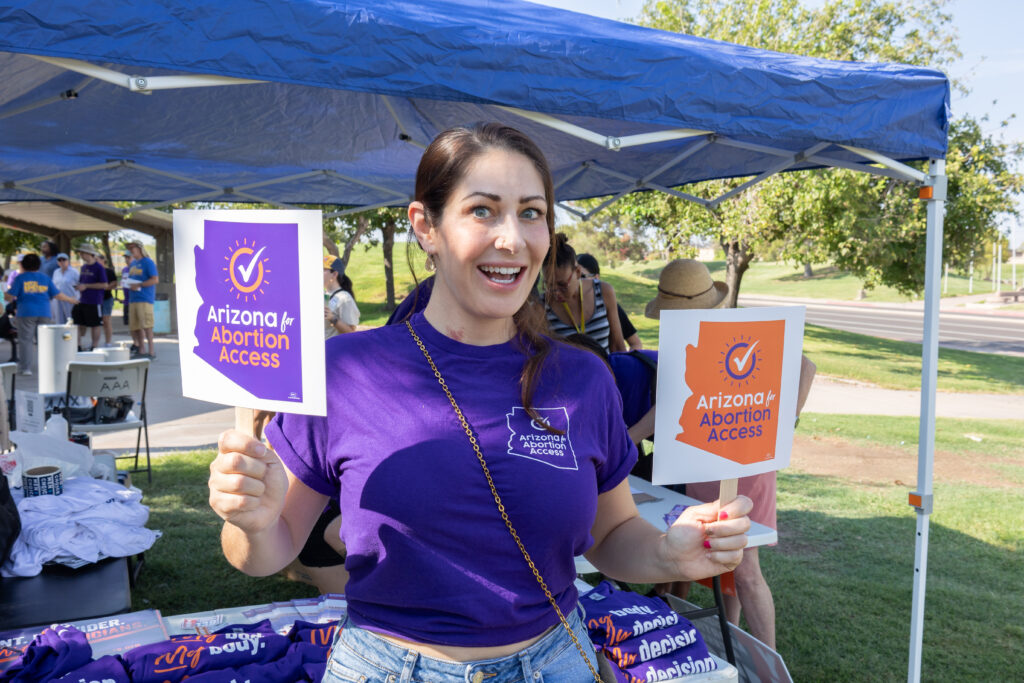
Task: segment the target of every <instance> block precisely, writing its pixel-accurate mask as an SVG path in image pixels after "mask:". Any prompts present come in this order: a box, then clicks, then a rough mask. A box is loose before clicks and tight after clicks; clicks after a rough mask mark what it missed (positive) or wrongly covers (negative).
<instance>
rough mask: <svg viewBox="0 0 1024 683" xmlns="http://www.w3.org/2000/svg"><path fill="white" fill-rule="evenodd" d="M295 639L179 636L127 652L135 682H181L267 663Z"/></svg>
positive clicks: (263, 635)
mask: <svg viewBox="0 0 1024 683" xmlns="http://www.w3.org/2000/svg"><path fill="white" fill-rule="evenodd" d="M291 644H292V641H291V640H289V639H288V638H287V637H285V636H279V635H276V634H271V633H261V632H255V633H217V634H213V635H209V636H199V635H196V636H191V635H190V636H175V637H174V640H165V641H163V642H159V643H150V644H149V645H141V646H139V647H137V648H134V649H132V650H129V651H128V652H126V653H124V655H123V656H122V659H124V662H125V665H126V666H127V667H128V673H129V674H131V679H132V682H133V683H177V682H178V681H181V680H184V679H185V678H186V677H192V676H195V675H196V674H200V673H203V672H206V671H214V670H217V669H234V668H238V667H242V666H245V665H247V664H265V663H267V662H272V661H274V660H276V659H278V658H279V657H280V656H281V655H282V654H283V653H284V652H285V650H287V649H288V646H290V645H291Z"/></svg>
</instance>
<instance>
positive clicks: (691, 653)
mask: <svg viewBox="0 0 1024 683" xmlns="http://www.w3.org/2000/svg"><path fill="white" fill-rule="evenodd" d="M580 604H582V605H583V608H584V610H586V614H587V629H588V630H589V632H590V638H591V640H592V641H593V642H594V645H595V647H597V648H598V649H599V650H601V651H602V652H604V654H605V656H606V657H607V658H608V660H609V662H611V663H612V664H613V667H612V668H613V670H614V673H615V674H616V680H618V681H622V682H623V683H645V682H646V681H663V680H666V679H669V678H678V677H681V676H687V675H690V674H694V673H703V672H707V671H714V670H715V669H717V668H718V665H717V663H716V662H715V659H714V658H713V657H711V656H710V655H709V654H708V649H707V646H706V645H705V644H704V639H703V638H702V637H701V635H700V632H699V631H697V629H696V628H695V627H694V626H693V624H691V623H690V622H689V621H687V620H686V619H684V618H683V617H681V616H679V615H678V614H676V613H675V612H674V611H672V609H671V608H670V607H669V606H668V605H666V604H665V603H664V601H662V600H660V599H658V598H654V597H646V596H643V595H637V594H636V593H628V592H625V591H619V590H616V589H615V588H613V587H612V586H611V584H609V583H608V582H607V581H605V582H602V583H601V584H599V585H598V586H596V587H595V588H594V590H592V591H590V592H589V593H587V594H586V595H583V596H582V597H581V598H580Z"/></svg>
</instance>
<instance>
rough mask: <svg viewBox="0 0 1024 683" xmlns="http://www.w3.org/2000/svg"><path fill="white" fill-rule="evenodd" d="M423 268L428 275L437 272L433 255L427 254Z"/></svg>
mask: <svg viewBox="0 0 1024 683" xmlns="http://www.w3.org/2000/svg"><path fill="white" fill-rule="evenodd" d="M423 268H424V269H425V270H426V271H427V272H428V273H433V272H434V271H435V270H437V264H436V263H434V255H433V254H427V262H426V263H424V264H423Z"/></svg>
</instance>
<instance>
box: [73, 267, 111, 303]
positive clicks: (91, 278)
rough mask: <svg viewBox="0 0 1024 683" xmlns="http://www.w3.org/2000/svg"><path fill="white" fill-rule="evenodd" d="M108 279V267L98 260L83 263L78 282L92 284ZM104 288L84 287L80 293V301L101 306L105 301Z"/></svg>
mask: <svg viewBox="0 0 1024 683" xmlns="http://www.w3.org/2000/svg"><path fill="white" fill-rule="evenodd" d="M106 281H107V269H106V268H104V267H103V266H101V265H100V264H99V263H98V262H96V261H93V262H92V263H83V264H82V267H81V268H80V269H79V270H78V282H79V283H80V284H83V285H91V284H95V283H97V282H106ZM103 292H104V290H102V289H83V290H82V291H81V292H79V293H78V301H79V303H83V304H90V305H92V306H99V305H100V304H102V303H103Z"/></svg>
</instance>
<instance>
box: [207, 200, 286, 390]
mask: <svg viewBox="0 0 1024 683" xmlns="http://www.w3.org/2000/svg"><path fill="white" fill-rule="evenodd" d="M203 244H204V245H205V246H204V247H202V248H200V247H198V246H197V247H196V248H195V259H196V289H197V291H198V292H199V296H200V297H201V299H202V303H201V304H200V306H199V314H198V315H197V317H196V328H195V333H196V338H197V339H198V340H199V343H198V344H197V345H196V347H195V349H194V352H195V354H196V355H197V356H199V357H200V358H202V359H203V360H204V361H206V362H207V363H209V364H210V365H212V366H213V367H214V368H215V369H217V370H218V371H219V372H220V373H221V374H223V375H224V376H225V377H227V378H228V379H230V380H231V381H232V382H234V383H235V384H237V385H238V386H240V387H242V388H243V389H245V390H246V391H248V392H249V393H251V394H253V395H254V396H256V397H257V398H261V399H267V400H274V401H295V402H299V401H301V400H302V371H301V369H302V339H301V336H300V331H299V324H298V316H299V255H298V225H296V224H295V223H233V222H227V221H213V220H207V221H205V222H204V232H203Z"/></svg>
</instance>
